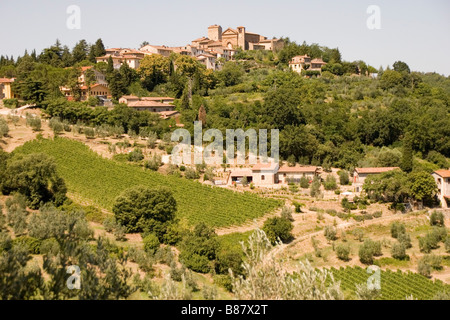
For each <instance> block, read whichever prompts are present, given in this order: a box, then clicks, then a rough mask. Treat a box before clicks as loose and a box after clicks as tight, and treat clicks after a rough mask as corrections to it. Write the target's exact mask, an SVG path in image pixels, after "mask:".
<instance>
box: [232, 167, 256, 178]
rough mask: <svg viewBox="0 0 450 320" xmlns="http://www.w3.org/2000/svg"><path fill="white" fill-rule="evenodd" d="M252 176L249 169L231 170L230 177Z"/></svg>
mask: <svg viewBox="0 0 450 320" xmlns="http://www.w3.org/2000/svg"><path fill="white" fill-rule="evenodd" d="M251 176H253V173H252V170H251V169H240V170H233V171H232V172H231V174H230V177H251Z"/></svg>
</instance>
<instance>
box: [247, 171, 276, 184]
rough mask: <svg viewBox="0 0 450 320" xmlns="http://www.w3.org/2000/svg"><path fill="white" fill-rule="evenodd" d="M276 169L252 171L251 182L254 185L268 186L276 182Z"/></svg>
mask: <svg viewBox="0 0 450 320" xmlns="http://www.w3.org/2000/svg"><path fill="white" fill-rule="evenodd" d="M276 174H277V173H276V171H253V183H254V184H255V185H256V186H270V185H273V184H275V183H276V182H277V179H275V178H276Z"/></svg>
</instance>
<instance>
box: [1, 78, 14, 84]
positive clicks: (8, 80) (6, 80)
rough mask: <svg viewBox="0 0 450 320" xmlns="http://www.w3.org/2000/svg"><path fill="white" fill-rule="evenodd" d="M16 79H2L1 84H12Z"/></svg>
mask: <svg viewBox="0 0 450 320" xmlns="http://www.w3.org/2000/svg"><path fill="white" fill-rule="evenodd" d="M12 82H14V79H8V78H0V83H12Z"/></svg>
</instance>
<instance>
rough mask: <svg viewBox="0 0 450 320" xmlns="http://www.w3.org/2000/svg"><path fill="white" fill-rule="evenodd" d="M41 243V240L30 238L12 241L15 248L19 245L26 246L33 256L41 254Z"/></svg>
mask: <svg viewBox="0 0 450 320" xmlns="http://www.w3.org/2000/svg"><path fill="white" fill-rule="evenodd" d="M41 243H42V242H41V240H39V239H36V238H33V237H28V236H21V237H17V238H15V239H14V240H13V241H12V245H13V246H15V245H18V244H20V245H24V246H26V247H27V248H28V250H29V252H30V253H31V254H40V253H41Z"/></svg>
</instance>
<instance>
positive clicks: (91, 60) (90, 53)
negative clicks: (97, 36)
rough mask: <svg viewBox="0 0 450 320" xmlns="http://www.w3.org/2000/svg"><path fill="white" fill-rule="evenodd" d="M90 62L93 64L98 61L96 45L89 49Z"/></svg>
mask: <svg viewBox="0 0 450 320" xmlns="http://www.w3.org/2000/svg"><path fill="white" fill-rule="evenodd" d="M88 60H89V61H90V62H92V63H95V62H96V60H95V46H94V45H91V46H90V47H89V55H88Z"/></svg>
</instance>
